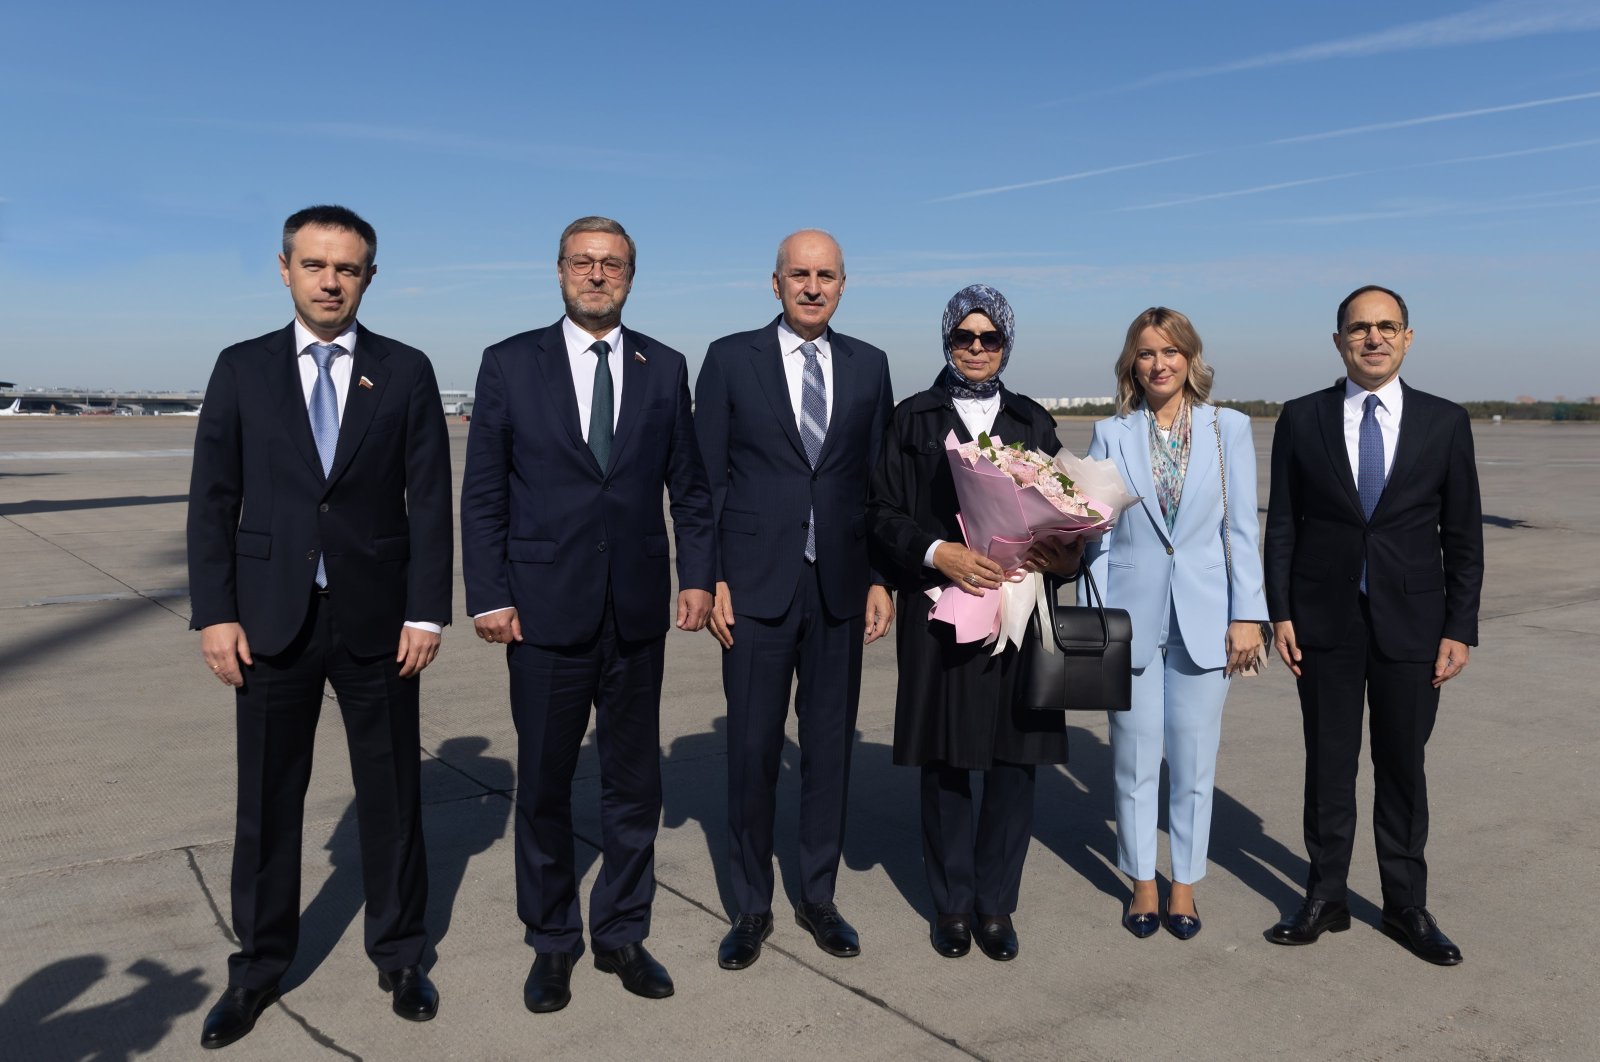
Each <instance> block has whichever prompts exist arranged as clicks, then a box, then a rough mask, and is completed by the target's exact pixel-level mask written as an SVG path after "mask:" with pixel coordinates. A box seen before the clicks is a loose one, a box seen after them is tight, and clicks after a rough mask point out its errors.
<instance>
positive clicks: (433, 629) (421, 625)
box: [405, 620, 444, 634]
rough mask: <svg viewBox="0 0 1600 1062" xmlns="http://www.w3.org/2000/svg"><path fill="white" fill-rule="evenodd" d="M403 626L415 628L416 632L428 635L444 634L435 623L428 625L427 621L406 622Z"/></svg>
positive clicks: (441, 628) (442, 629)
mask: <svg viewBox="0 0 1600 1062" xmlns="http://www.w3.org/2000/svg"><path fill="white" fill-rule="evenodd" d="M405 626H407V627H415V628H416V629H417V630H419V631H427V632H428V633H429V634H443V633H444V628H443V627H441V626H439V625H438V624H437V623H429V622H428V621H427V620H406V622H405Z"/></svg>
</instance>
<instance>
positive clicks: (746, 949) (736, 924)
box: [717, 911, 772, 970]
mask: <svg viewBox="0 0 1600 1062" xmlns="http://www.w3.org/2000/svg"><path fill="white" fill-rule="evenodd" d="M770 936H772V912H771V911H768V912H767V913H766V914H758V915H757V914H742V915H739V916H737V917H736V918H734V920H733V928H731V929H729V930H728V933H727V935H726V936H724V937H723V938H722V943H721V944H720V945H718V946H717V965H718V966H720V967H722V968H723V969H724V970H742V969H744V968H745V967H746V966H749V965H750V964H751V963H753V962H755V961H756V960H757V959H759V958H761V942H762V941H763V940H766V939H767V938H768V937H770Z"/></svg>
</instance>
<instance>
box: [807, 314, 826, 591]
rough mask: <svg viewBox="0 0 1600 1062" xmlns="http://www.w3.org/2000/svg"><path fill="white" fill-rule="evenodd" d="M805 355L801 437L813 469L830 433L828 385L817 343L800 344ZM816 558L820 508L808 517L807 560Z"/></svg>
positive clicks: (813, 509) (812, 511)
mask: <svg viewBox="0 0 1600 1062" xmlns="http://www.w3.org/2000/svg"><path fill="white" fill-rule="evenodd" d="M800 353H801V354H803V355H805V359H806V366H805V371H804V372H802V373H801V374H800V381H801V384H800V441H801V442H802V443H804V444H805V448H806V460H807V461H809V462H811V467H812V469H813V470H815V469H816V467H817V458H819V457H821V456H822V440H823V439H824V438H825V437H826V436H827V434H828V385H827V384H826V383H824V382H823V380H822V365H821V363H820V362H818V361H817V345H816V344H815V343H811V342H806V343H801V344H800ZM816 559H817V510H816V509H815V507H813V508H812V510H811V512H810V514H809V515H808V516H807V518H806V560H808V561H814V560H816Z"/></svg>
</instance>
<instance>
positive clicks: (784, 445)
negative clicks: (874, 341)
mask: <svg viewBox="0 0 1600 1062" xmlns="http://www.w3.org/2000/svg"><path fill="white" fill-rule="evenodd" d="M779 320H780V318H774V319H773V321H772V323H771V324H769V325H767V326H766V327H765V328H761V329H758V330H756V331H753V332H739V333H737V334H735V335H731V336H725V337H724V338H722V339H719V340H717V341H716V342H714V343H712V344H711V347H710V349H709V350H707V351H706V359H705V364H704V365H703V366H702V367H701V369H700V377H699V379H698V380H697V381H696V382H695V412H694V421H695V431H696V434H697V435H698V436H699V440H700V452H701V454H702V455H703V456H704V458H705V465H706V472H707V474H708V475H709V476H710V479H711V497H712V508H713V511H714V513H715V515H716V522H717V535H718V547H719V548H718V562H719V563H718V569H717V578H718V579H720V580H725V581H726V582H727V583H728V590H729V592H730V593H731V594H732V596H733V604H734V608H735V610H737V611H738V612H740V613H742V614H745V615H750V616H756V617H759V618H762V619H772V618H775V617H778V616H781V615H782V614H783V613H784V611H785V610H786V609H787V608H788V607H789V603H790V602H791V601H792V600H793V599H794V593H795V586H796V585H797V584H798V582H799V580H800V575H801V573H802V572H803V571H804V570H805V567H806V562H805V544H806V523H807V521H808V520H809V519H811V516H810V514H811V513H813V512H814V513H815V514H816V516H815V519H816V524H817V528H816V534H817V561H816V563H817V576H818V580H819V582H820V583H821V586H822V597H823V603H824V606H825V607H826V608H827V610H828V612H829V614H830V615H832V616H833V617H834V618H835V619H844V618H846V617H848V616H854V615H858V614H860V613H861V612H862V611H863V610H864V609H865V607H866V600H867V587H868V586H869V585H870V584H871V583H872V582H874V581H876V582H880V583H881V582H883V580H882V579H881V578H879V577H877V576H876V575H875V574H874V573H873V572H872V570H871V566H870V564H869V561H868V556H867V517H866V508H867V486H868V481H869V480H870V478H871V476H872V469H873V466H874V465H875V464H876V463H877V459H878V446H879V444H880V442H881V440H882V438H883V429H884V425H885V424H887V422H888V419H889V414H890V412H891V411H892V410H893V408H894V392H893V389H892V388H891V387H890V385H889V361H888V358H886V357H885V356H884V353H883V351H881V350H879V349H878V348H877V347H874V346H872V345H870V344H867V343H863V342H862V341H861V340H859V339H852V338H851V337H849V336H845V335H840V334H839V333H838V332H833V331H830V332H829V333H828V342H829V346H830V358H831V359H832V362H833V412H832V414H831V415H830V416H829V418H828V433H827V436H826V437H825V438H824V439H823V443H822V453H821V455H820V456H819V457H818V459H817V467H816V468H815V469H812V467H811V463H810V461H809V460H807V458H806V451H805V446H804V444H803V443H802V442H801V439H800V427H799V422H798V420H797V418H796V417H795V411H794V406H793V404H792V403H791V402H790V400H789V385H788V383H787V381H786V379H785V376H784V372H783V356H782V354H781V353H780V352H779V349H778V321H779Z"/></svg>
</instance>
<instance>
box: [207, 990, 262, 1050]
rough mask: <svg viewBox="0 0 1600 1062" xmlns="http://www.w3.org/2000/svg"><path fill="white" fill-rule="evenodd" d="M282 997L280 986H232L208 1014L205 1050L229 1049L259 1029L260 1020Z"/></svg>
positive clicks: (224, 992)
mask: <svg viewBox="0 0 1600 1062" xmlns="http://www.w3.org/2000/svg"><path fill="white" fill-rule="evenodd" d="M277 998H278V986H277V985H269V986H268V987H266V988H240V987H239V986H238V985H229V986H228V987H227V988H226V989H225V990H224V991H223V993H222V998H221V999H219V1000H217V1001H216V1003H214V1004H213V1005H212V1007H211V1010H210V1011H209V1012H208V1013H207V1014H206V1023H205V1025H204V1026H203V1027H202V1028H201V1030H200V1046H201V1047H227V1046H228V1045H229V1044H231V1043H233V1042H234V1041H235V1040H237V1039H239V1038H240V1037H242V1036H244V1035H245V1034H246V1033H248V1032H249V1031H250V1030H251V1029H254V1028H255V1027H256V1019H257V1018H259V1017H260V1016H261V1012H262V1011H264V1010H266V1009H267V1008H268V1007H270V1006H272V1004H273V1003H274V1002H275V1001H276V1000H277Z"/></svg>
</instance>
